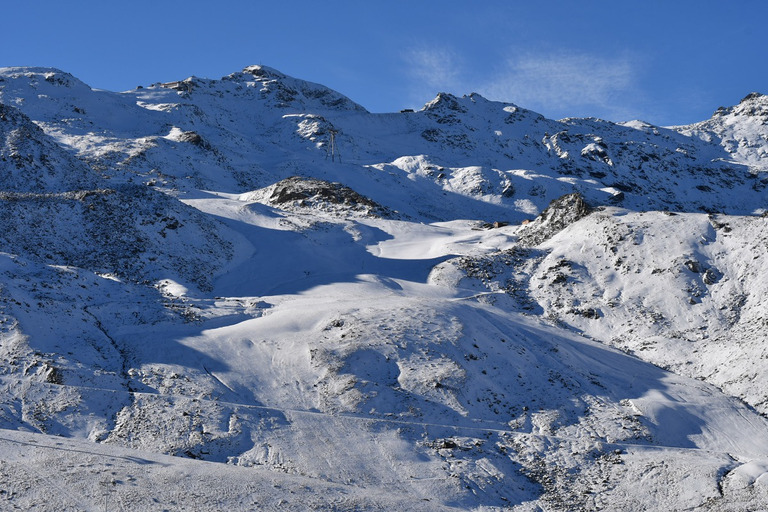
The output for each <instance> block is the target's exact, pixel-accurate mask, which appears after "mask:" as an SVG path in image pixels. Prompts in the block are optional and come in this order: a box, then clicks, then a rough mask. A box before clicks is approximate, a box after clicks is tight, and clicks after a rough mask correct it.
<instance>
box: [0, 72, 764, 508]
mask: <svg viewBox="0 0 768 512" xmlns="http://www.w3.org/2000/svg"><path fill="white" fill-rule="evenodd" d="M0 172H1V174H0V210H2V226H3V229H2V230H0V243H1V244H2V248H1V249H0V276H1V277H0V361H2V364H0V428H1V429H3V430H0V445H2V452H1V453H2V454H3V455H2V457H0V472H1V473H2V475H3V478H2V480H0V481H2V482H4V483H3V484H2V485H3V486H4V487H2V488H0V500H5V501H4V503H5V505H3V506H7V507H14V506H15V507H17V508H36V509H39V510H48V509H50V510H61V509H63V508H71V509H84V510H88V509H96V508H103V507H111V508H112V509H137V510H143V509H147V510H154V509H157V508H164V509H178V510H190V509H196V510H221V509H234V510H251V509H261V508H266V509H280V510H283V509H295V510H307V509H318V510H328V509H334V510H368V509H371V510H374V509H375V510H380V509H385V510H389V509H394V508H401V509H408V510H467V509H472V510H600V509H607V510H657V509H666V510H682V509H686V510H687V509H695V510H756V509H760V508H765V507H766V506H768V476H766V475H768V419H766V414H768V378H766V376H765V375H764V374H765V371H764V370H765V368H766V363H765V361H766V357H768V351H767V350H766V348H765V347H766V343H768V338H767V337H766V333H767V332H768V299H766V296H768V279H767V278H766V277H765V270H766V261H767V260H768V218H766V211H767V210H766V209H767V208H768V97H767V96H763V95H760V94H755V93H753V94H750V95H748V96H747V97H746V98H744V100H742V102H741V103H740V104H739V105H736V106H734V107H730V108H720V109H718V110H717V111H716V112H715V113H714V115H713V116H712V118H711V119H709V120H706V121H703V122H700V123H696V124H693V125H689V126H679V127H666V128H664V127H657V126H653V125H650V124H648V123H644V122H641V121H631V122H627V123H621V124H616V123H611V122H607V121H603V120H599V119H563V120H559V121H555V120H549V119H545V118H544V117H542V116H541V115H539V114H536V113H535V112H532V111H529V110H525V109H523V108H521V107H518V106H515V105H511V104H504V103H497V102H492V101H488V100H486V99H485V98H482V97H481V96H479V95H477V94H472V95H469V96H465V97H461V98H459V97H455V96H452V95H449V94H443V93H441V94H439V95H438V96H437V97H436V98H435V99H434V100H433V101H431V102H429V103H428V104H426V105H425V106H424V108H422V109H421V110H419V111H416V112H412V111H404V112H399V113H391V114H372V113H369V112H367V111H366V110H365V109H364V108H363V107H361V106H360V105H358V104H356V103H354V102H353V101H352V100H350V99H348V98H346V97H344V96H342V95H341V94H339V93H337V92H335V91H332V90H330V89H328V88H326V87H323V86H321V85H318V84H313V83H309V82H305V81H302V80H299V79H295V78H292V77H289V76H286V75H284V74H282V73H280V72H279V71H277V70H274V69H271V68H267V67H262V66H251V67H247V68H245V69H244V70H243V71H242V72H238V73H233V74H231V75H229V76H226V77H224V78H222V79H221V80H210V79H201V78H195V77H191V78H187V79H185V80H180V81H178V82H171V83H164V84H161V83H157V84H152V85H146V86H144V87H140V88H137V89H135V90H132V91H127V92H122V93H113V92H109V91H101V90H93V89H91V88H90V87H89V86H87V85H86V84H84V83H82V82H81V81H79V80H78V79H77V78H75V77H73V76H71V75H69V74H67V73H65V72H62V71H59V70H55V69H42V68H4V69H0ZM168 455H171V456H175V457H168ZM0 508H2V507H0Z"/></svg>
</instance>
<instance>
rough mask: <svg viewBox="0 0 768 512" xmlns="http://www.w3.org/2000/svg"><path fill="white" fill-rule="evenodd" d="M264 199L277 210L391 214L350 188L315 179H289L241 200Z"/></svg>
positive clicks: (386, 209)
mask: <svg viewBox="0 0 768 512" xmlns="http://www.w3.org/2000/svg"><path fill="white" fill-rule="evenodd" d="M260 197H263V198H264V202H266V203H268V204H271V205H274V206H279V207H281V208H286V207H287V208H289V209H292V208H301V209H313V210H321V211H326V212H337V213H344V214H347V213H358V214H363V215H366V216H371V217H392V216H393V215H394V212H392V211H391V210H389V209H388V208H386V207H384V206H382V205H380V204H378V203H377V202H375V201H373V200H371V199H369V198H367V197H365V196H363V195H361V194H359V193H357V192H355V191H354V190H352V189H351V188H349V187H347V186H345V185H342V184H341V183H335V182H330V181H325V180H320V179H316V178H304V177H301V176H291V177H290V178H286V179H284V180H281V181H279V182H277V183H275V184H274V185H272V186H270V187H267V188H266V189H263V190H261V191H257V192H256V193H255V194H253V195H250V194H246V196H245V197H244V199H246V200H248V199H256V200H259V199H260Z"/></svg>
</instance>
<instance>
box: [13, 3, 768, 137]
mask: <svg viewBox="0 0 768 512" xmlns="http://www.w3.org/2000/svg"><path fill="white" fill-rule="evenodd" d="M1 12H2V13H3V22H2V25H1V29H0V66H51V67H57V68H60V69H63V70H65V71H68V72H70V73H72V74H74V75H75V76H77V77H78V78H80V79H81V80H83V81H85V82H86V83H87V84H89V85H90V86H91V87H94V88H100V89H109V90H115V91H121V90H126V89H132V88H134V87H136V86H137V85H140V84H141V85H147V84H150V83H153V82H158V81H170V80H178V79H182V78H185V77H187V76H190V75H196V76H201V77H208V78H220V77H221V76H224V75H227V74H229V73H231V72H234V71H239V70H240V69H242V68H243V67H245V66H246V65H250V64H264V65H268V66H272V67H274V68H277V69H279V70H281V71H283V72H284V73H287V74H289V75H292V76H295V77H297V78H303V79H305V80H310V81H313V82H319V83H322V84H324V85H327V86H329V87H331V88H333V89H336V90H338V91H340V92H342V93H344V94H346V95H347V96H349V97H350V98H352V99H353V100H355V101H357V102H358V103H360V104H362V105H363V106H364V107H366V108H367V109H368V110H370V111H373V112H387V111H396V110H399V109H401V108H409V107H411V108H412V107H417V108H418V107H420V106H421V105H423V104H424V103H425V102H427V101H429V100H430V99H432V98H433V97H434V96H435V94H436V93H437V92H440V91H446V92H451V93H454V94H458V95H462V94H468V93H470V92H479V93H481V94H482V95H484V96H486V97H488V98H490V99H495V100H502V101H508V102H512V103H515V104H517V105H519V106H522V107H525V108H530V109H532V110H535V111H537V112H540V113H542V114H544V115H546V116H547V117H552V118H561V117H565V116H596V117H602V118H605V119H610V120H614V121H625V120H630V119H635V118H639V119H643V120H646V121H649V122H652V123H655V124H661V125H669V124H683V123H688V122H693V121H699V120H702V119H706V118H708V117H709V116H710V115H711V114H712V112H713V111H714V110H715V109H716V108H717V107H718V106H720V105H732V104H735V103H737V102H738V101H739V100H740V99H741V98H742V97H744V96H745V95H747V94H748V93H750V92H752V91H758V92H762V93H768V65H767V63H766V55H767V54H768V50H767V48H768V42H767V39H768V38H766V33H768V2H766V1H765V0H743V1H738V0H731V1H725V0H723V1H709V0H663V1H662V0H643V1H639V0H635V1H623V0H611V1H575V0H574V1H565V0H548V1H547V2H531V1H513V0H488V1H481V0H478V1H476V2H470V1H454V0H442V1H420V0H409V1H400V0H388V1H372V0H371V1H368V0H356V1H333V0H327V1H325V2H320V1H311V2H310V1H291V0H271V1H269V2H263V1H256V0H242V1H238V0H206V1H200V0H183V1H176V0H153V1H147V0H130V1H126V2H113V1H111V0H99V1H92V0H82V1H78V0H67V1H65V0H37V1H22V0H9V1H8V2H4V4H3V6H2V11H1Z"/></svg>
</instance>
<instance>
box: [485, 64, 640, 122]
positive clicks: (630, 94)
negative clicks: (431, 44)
mask: <svg viewBox="0 0 768 512" xmlns="http://www.w3.org/2000/svg"><path fill="white" fill-rule="evenodd" d="M637 74H638V73H637V69H636V65H635V64H634V61H633V59H630V58H606V57H599V56H595V55H589V54H569V53H561V54H547V55H533V54H527V55H523V56H519V57H516V58H513V59H510V60H509V61H507V63H506V65H505V66H503V67H502V68H501V70H500V71H499V72H498V73H497V74H496V75H495V76H493V77H491V79H490V80H489V81H488V82H487V83H485V84H481V85H480V86H479V87H478V92H479V93H480V94H482V95H484V96H487V97H488V98H489V99H496V100H502V101H512V102H514V103H516V104H519V105H520V106H522V107H525V108H530V109H533V110H541V111H543V113H545V114H549V113H553V114H555V113H556V117H561V116H565V115H573V116H586V115H590V116H598V117H609V118H612V119H616V120H620V119H622V118H626V116H632V115H636V114H637V112H638V109H637V108H636V107H635V104H636V101H637V99H638V91H637V87H636V85H635V84H636V81H637ZM550 115H551V114H550Z"/></svg>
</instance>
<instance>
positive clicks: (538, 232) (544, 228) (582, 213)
mask: <svg viewBox="0 0 768 512" xmlns="http://www.w3.org/2000/svg"><path fill="white" fill-rule="evenodd" d="M591 212H592V208H590V207H589V205H587V203H586V202H584V198H583V197H581V194H579V193H577V192H574V193H572V194H567V195H564V196H562V197H560V198H558V199H555V200H554V201H552V202H551V203H549V206H547V208H546V209H545V210H544V211H543V212H541V215H539V216H538V217H537V218H536V220H534V221H533V222H529V223H528V224H527V225H526V227H525V230H524V231H523V232H522V234H521V235H520V242H521V243H522V244H523V245H527V246H534V245H539V244H540V243H542V242H544V241H546V240H549V239H550V238H552V237H553V236H554V235H555V234H556V233H558V232H559V231H561V230H563V229H564V228H565V227H566V226H568V225H570V224H573V223H574V222H576V221H577V220H579V219H581V218H583V217H586V216H587V215H589V214H590V213H591Z"/></svg>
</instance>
